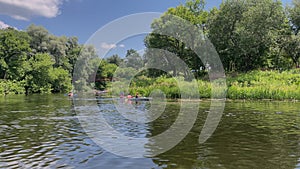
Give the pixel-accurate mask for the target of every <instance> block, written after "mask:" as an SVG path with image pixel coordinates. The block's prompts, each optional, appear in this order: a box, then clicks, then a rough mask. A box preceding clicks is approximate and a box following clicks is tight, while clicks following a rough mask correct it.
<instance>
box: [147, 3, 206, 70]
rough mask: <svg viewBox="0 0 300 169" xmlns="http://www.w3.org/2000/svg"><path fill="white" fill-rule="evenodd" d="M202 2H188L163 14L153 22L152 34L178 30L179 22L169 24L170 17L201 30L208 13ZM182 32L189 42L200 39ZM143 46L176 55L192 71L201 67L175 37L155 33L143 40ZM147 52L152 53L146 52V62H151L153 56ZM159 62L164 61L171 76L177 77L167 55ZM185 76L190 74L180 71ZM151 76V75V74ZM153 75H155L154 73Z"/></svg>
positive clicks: (189, 33)
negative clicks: (182, 20)
mask: <svg viewBox="0 0 300 169" xmlns="http://www.w3.org/2000/svg"><path fill="white" fill-rule="evenodd" d="M204 5H205V2H204V0H189V1H187V2H186V4H185V5H179V6H177V7H175V8H170V9H168V11H167V12H165V13H164V14H163V15H162V16H161V17H160V18H159V19H157V20H155V21H154V22H153V23H152V25H151V27H152V29H153V32H163V31H166V30H172V27H173V28H174V27H176V29H178V30H180V29H181V27H182V26H181V25H180V22H179V23H176V21H174V20H173V21H172V22H173V23H170V21H169V20H168V19H169V17H168V16H170V15H172V16H177V17H180V18H182V19H184V20H185V21H188V22H189V24H193V25H194V26H196V27H197V28H198V29H199V30H203V28H204V26H205V24H206V22H207V16H208V13H207V12H206V11H204ZM182 32H185V33H186V36H187V37H190V39H191V41H196V40H195V38H200V37H193V36H192V34H193V32H188V31H187V30H183V29H182ZM145 46H146V47H147V48H149V49H150V48H158V49H163V50H167V51H169V52H171V53H173V54H175V55H177V56H178V57H179V58H180V59H182V60H183V61H184V62H185V63H186V64H187V65H188V67H189V69H192V70H199V69H200V67H201V66H203V63H202V62H201V60H200V58H199V57H197V55H196V54H195V53H194V52H193V51H192V50H191V49H190V48H188V47H187V46H186V44H184V43H183V42H182V41H180V40H179V39H177V38H175V37H170V36H166V35H161V34H157V33H150V34H149V35H148V36H147V37H146V39H145ZM149 51H151V52H153V51H152V50H147V51H146V54H145V56H146V60H147V62H149V61H151V60H152V61H153V59H151V58H150V57H152V56H153V54H151V53H148V52H149ZM160 60H161V61H165V64H166V66H167V67H169V69H170V71H172V72H173V76H177V74H178V67H176V63H173V59H172V57H170V56H169V55H168V57H167V56H165V55H161V59H160ZM181 71H182V72H184V73H185V74H186V73H188V72H190V70H186V69H185V70H181ZM152 74H153V73H152ZM154 74H155V73H154Z"/></svg>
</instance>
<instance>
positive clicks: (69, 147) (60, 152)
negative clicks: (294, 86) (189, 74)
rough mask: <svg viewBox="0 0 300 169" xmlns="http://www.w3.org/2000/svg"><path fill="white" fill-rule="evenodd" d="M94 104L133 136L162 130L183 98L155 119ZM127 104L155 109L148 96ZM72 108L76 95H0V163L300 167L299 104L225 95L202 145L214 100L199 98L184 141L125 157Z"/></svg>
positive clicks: (139, 168)
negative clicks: (141, 119) (133, 117)
mask: <svg viewBox="0 0 300 169" xmlns="http://www.w3.org/2000/svg"><path fill="white" fill-rule="evenodd" d="M75 102H76V101H75ZM88 102H94V103H95V102H96V105H98V108H99V112H101V111H102V113H103V112H104V118H105V119H106V120H107V121H108V123H109V124H111V125H112V126H113V128H114V129H115V130H116V131H118V132H120V133H124V134H125V135H127V136H128V137H135V138H142V137H144V138H147V137H149V138H150V137H152V136H155V135H157V134H159V133H163V132H164V131H165V130H167V129H168V127H170V126H171V125H172V123H174V121H175V120H176V117H177V116H178V114H179V112H180V107H181V105H180V103H179V102H175V101H173V102H168V103H166V106H165V107H166V108H165V111H164V112H163V114H162V115H161V116H160V117H159V118H157V119H156V120H155V121H153V122H147V123H145V124H142V123H138V124H135V123H133V122H132V123H131V122H130V121H129V120H126V118H124V117H123V116H120V114H118V110H117V109H116V107H115V106H114V105H115V104H119V103H116V102H115V101H113V100H106V101H101V99H100V101H99V100H96V99H93V98H91V99H90V100H85V103H88ZM121 104H131V105H133V107H135V108H137V109H139V110H141V111H143V110H147V109H150V106H149V103H148V102H132V103H127V102H126V103H123V102H122V103H121ZM184 104H185V103H184ZM186 104H191V105H193V104H196V103H189V102H186ZM197 104H198V103H197ZM74 107H76V106H74V100H73V99H69V98H68V97H66V96H63V95H32V96H7V97H1V98H0V145H1V147H0V168H30V169H31V168H101V169H102V168H103V169H108V168H111V169H123V168H130V169H132V168H133V169H135V168H136V169H151V168H168V169H169V168H170V169H171V168H179V169H194V168H199V169H202V168H203V169H215V168H228V169H231V168H239V169H253V168H255V169H256V168H257V169H263V168H270V169H276V168H278V169H279V168H284V169H293V168H300V116H299V115H300V103H299V102H296V103H294V102H277V101H273V102H271V101H227V102H226V107H225V110H224V112H223V115H222V119H221V121H220V123H219V125H218V127H217V129H216V130H215V132H214V133H213V135H212V136H211V137H210V138H209V139H208V140H207V141H206V142H205V143H203V144H200V143H199V141H198V138H199V134H200V132H201V128H202V127H203V124H204V123H205V120H206V117H207V115H208V113H209V107H210V101H201V102H200V108H199V113H198V116H197V119H196V121H195V124H194V125H193V127H192V129H191V130H190V131H189V133H188V134H187V135H186V136H185V137H184V139H183V140H181V141H180V142H179V144H177V145H176V146H175V147H173V148H172V149H170V150H169V151H167V152H164V153H162V154H159V155H157V156H154V157H147V158H128V157H122V156H119V155H115V154H113V153H110V152H109V151H107V150H106V149H104V148H102V147H101V146H99V145H98V144H97V141H95V140H93V139H91V137H90V136H89V135H88V134H87V133H86V132H85V130H84V128H83V127H82V125H81V123H80V120H79V119H78V118H77V116H78V114H77V111H75V108H74ZM86 111H88V109H87V110H86ZM129 113H130V112H129ZM109 134H110V133H106V135H108V136H109ZM112 137H113V136H112ZM116 146H117V145H116ZM119 146H120V145H119ZM133 152H134V151H133Z"/></svg>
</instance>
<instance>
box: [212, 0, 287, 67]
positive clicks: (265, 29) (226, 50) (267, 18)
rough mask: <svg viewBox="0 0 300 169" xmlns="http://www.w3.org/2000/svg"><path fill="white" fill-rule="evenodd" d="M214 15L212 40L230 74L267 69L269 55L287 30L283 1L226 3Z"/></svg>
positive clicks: (232, 1) (229, 0)
mask: <svg viewBox="0 0 300 169" xmlns="http://www.w3.org/2000/svg"><path fill="white" fill-rule="evenodd" d="M212 12H213V13H212V14H211V15H210V18H209V23H208V29H209V37H210V39H211V41H212V43H213V44H214V45H215V47H216V49H217V51H218V52H219V55H220V57H221V60H222V62H223V64H224V67H225V69H226V70H227V71H249V70H254V69H257V68H262V67H265V66H266V65H267V53H268V52H269V49H270V47H271V46H272V45H273V44H274V43H276V39H277V37H278V36H281V35H280V32H281V30H282V29H283V28H284V26H285V24H286V22H285V20H286V16H285V14H284V10H283V7H282V3H281V2H280V1H273V0H246V1H244V0H225V1H223V2H222V4H221V6H220V9H219V10H218V11H216V9H214V10H213V11H212Z"/></svg>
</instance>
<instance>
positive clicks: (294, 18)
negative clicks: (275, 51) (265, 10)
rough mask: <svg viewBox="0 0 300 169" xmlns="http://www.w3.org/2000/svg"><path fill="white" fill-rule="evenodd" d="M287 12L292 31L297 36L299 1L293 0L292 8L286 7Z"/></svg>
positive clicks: (299, 16)
mask: <svg viewBox="0 0 300 169" xmlns="http://www.w3.org/2000/svg"><path fill="white" fill-rule="evenodd" d="M287 11H288V13H289V19H290V22H291V25H292V29H293V31H294V32H295V34H296V35H297V34H298V32H299V30H300V0H293V2H292V7H288V8H287Z"/></svg>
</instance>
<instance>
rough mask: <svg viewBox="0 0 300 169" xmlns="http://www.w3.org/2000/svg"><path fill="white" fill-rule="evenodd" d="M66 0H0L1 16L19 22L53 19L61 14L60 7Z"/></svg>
mask: <svg viewBox="0 0 300 169" xmlns="http://www.w3.org/2000/svg"><path fill="white" fill-rule="evenodd" d="M63 1H64V0H0V14H3V15H9V16H11V17H13V18H15V19H18V20H29V19H30V18H32V17H33V16H42V17H46V18H53V17H56V16H57V15H59V14H60V11H59V6H60V5H61V4H62V2H63Z"/></svg>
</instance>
